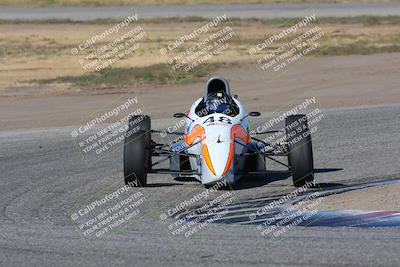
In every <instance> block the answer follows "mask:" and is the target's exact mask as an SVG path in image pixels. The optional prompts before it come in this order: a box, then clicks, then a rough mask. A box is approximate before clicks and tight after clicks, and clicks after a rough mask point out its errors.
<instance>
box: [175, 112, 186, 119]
mask: <svg viewBox="0 0 400 267" xmlns="http://www.w3.org/2000/svg"><path fill="white" fill-rule="evenodd" d="M173 116H174V117H175V118H183V117H186V115H185V114H183V113H175V114H174V115H173Z"/></svg>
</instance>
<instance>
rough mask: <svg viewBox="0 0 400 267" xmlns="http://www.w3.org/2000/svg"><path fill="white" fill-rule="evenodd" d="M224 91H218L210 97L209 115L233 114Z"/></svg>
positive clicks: (207, 103)
mask: <svg viewBox="0 0 400 267" xmlns="http://www.w3.org/2000/svg"><path fill="white" fill-rule="evenodd" d="M226 98H227V97H226V96H225V95H224V92H223V91H218V92H216V93H214V94H212V95H210V96H209V97H208V100H207V102H206V109H207V111H208V113H224V114H226V115H229V114H230V113H232V112H231V110H230V105H229V103H228V101H227V99H226Z"/></svg>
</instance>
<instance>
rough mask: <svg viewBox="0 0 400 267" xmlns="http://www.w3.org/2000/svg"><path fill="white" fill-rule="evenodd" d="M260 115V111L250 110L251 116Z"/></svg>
mask: <svg viewBox="0 0 400 267" xmlns="http://www.w3.org/2000/svg"><path fill="white" fill-rule="evenodd" d="M260 115H261V113H260V112H258V111H252V112H249V116H251V117H258V116H260Z"/></svg>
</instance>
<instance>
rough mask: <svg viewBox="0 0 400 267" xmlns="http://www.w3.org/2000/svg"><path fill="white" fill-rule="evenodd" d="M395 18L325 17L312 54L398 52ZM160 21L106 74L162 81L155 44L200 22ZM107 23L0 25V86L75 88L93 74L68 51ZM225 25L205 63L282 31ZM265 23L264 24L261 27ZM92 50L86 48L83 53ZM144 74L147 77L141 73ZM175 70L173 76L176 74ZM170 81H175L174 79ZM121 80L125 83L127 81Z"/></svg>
mask: <svg viewBox="0 0 400 267" xmlns="http://www.w3.org/2000/svg"><path fill="white" fill-rule="evenodd" d="M382 20H383V18H382ZM398 21H399V19H398V18H393V19H391V20H387V19H386V22H385V23H382V21H378V22H376V23H373V24H371V23H365V24H363V23H357V24H355V23H349V22H348V24H346V23H345V22H343V21H342V23H340V24H337V23H333V21H330V22H329V21H325V22H323V24H321V27H322V29H323V30H324V31H325V32H326V38H323V40H322V41H321V48H320V49H319V51H318V53H319V54H320V55H349V54H371V53H381V52H400V46H399V44H400V27H399V26H398ZM165 22H166V21H164V23H160V21H142V22H140V23H141V25H142V27H143V28H144V31H145V32H146V33H147V36H146V37H145V38H144V39H143V40H142V41H141V45H142V47H141V48H140V49H139V50H137V51H135V52H134V53H133V54H132V55H129V56H127V57H124V58H123V59H122V60H121V61H119V62H118V63H116V64H114V65H113V68H116V69H117V71H116V72H115V71H114V72H113V73H112V74H113V75H112V78H116V79H117V80H116V81H119V78H118V77H121V76H118V75H121V74H123V73H125V75H131V76H132V77H136V78H137V79H139V80H140V79H141V82H143V83H151V82H165V81H163V80H162V79H160V77H161V76H162V75H164V74H165V73H166V72H165V71H166V70H165V69H164V67H165V66H166V64H165V63H166V62H167V60H168V59H169V57H168V56H162V55H161V54H160V52H159V51H160V48H162V47H165V46H166V45H167V44H168V43H171V42H173V41H174V40H176V39H177V38H178V37H179V36H181V35H182V34H187V33H190V32H192V31H193V29H195V28H197V27H199V26H201V25H203V24H204V21H193V22H190V21H174V20H171V21H168V22H167V23H165ZM390 22H391V23H390ZM112 25H113V24H98V23H96V24H88V23H63V24H0V31H1V32H2V35H1V37H0V89H4V88H7V87H10V86H16V85H18V84H21V83H23V82H27V81H32V80H49V79H50V80H49V81H55V82H62V81H64V82H74V81H75V82H76V84H78V85H79V86H81V85H82V84H80V83H79V81H82V79H86V80H87V79H91V78H93V77H94V76H90V75H92V74H91V73H88V72H87V71H85V70H84V69H83V68H82V66H81V65H80V64H79V59H80V58H82V57H83V56H85V55H84V54H78V55H72V54H71V49H72V48H74V47H76V46H77V45H79V44H80V43H84V42H85V41H86V40H87V39H88V38H89V37H91V36H93V35H95V34H99V33H101V32H103V31H104V30H105V29H107V28H108V27H110V26H112ZM228 25H230V26H231V27H232V29H233V31H234V32H235V33H236V37H235V38H234V39H232V40H231V41H229V49H228V50H226V51H225V52H224V53H222V54H221V55H219V56H215V57H213V58H211V59H210V60H209V61H208V64H210V66H212V67H215V66H217V65H218V64H221V63H229V64H231V63H240V62H243V61H254V58H251V57H250V56H249V54H248V49H249V47H250V46H254V45H255V44H257V43H259V42H261V41H262V40H264V39H265V38H266V37H267V36H270V35H271V34H274V33H278V32H280V31H282V29H283V28H284V27H285V23H283V24H282V23H276V21H275V22H274V23H272V22H270V24H268V22H267V21H262V20H234V21H231V22H229V24H228ZM266 25H268V26H267V27H266ZM365 25H368V26H365ZM122 32H124V31H122ZM202 37H204V35H202ZM113 38H115V35H114V36H113V37H111V38H106V39H104V40H102V41H101V42H99V43H98V44H96V47H100V46H101V45H104V44H106V43H107V42H109V41H111V40H112V39H113ZM200 38H201V37H199V38H195V39H193V40H191V41H190V42H188V43H187V45H191V44H193V42H194V41H199V40H200ZM95 49H96V48H95V47H92V48H91V49H89V52H92V51H94V50H95ZM160 64H161V65H160ZM146 68H147V69H146ZM155 69H157V70H158V71H159V74H160V75H155V76H154V75H151V73H150V74H149V72H151V71H153V70H155ZM210 70H211V68H210ZM206 72H207V68H204V69H202V71H200V72H198V73H197V74H196V75H193V76H192V78H193V79H195V78H196V77H197V75H204V74H206ZM146 73H147V74H148V75H147V74H146ZM144 74H146V75H147V76H146V77H145V76H143V75H144ZM178 74H179V73H175V74H173V75H175V76H176V77H180V76H179V75H178ZM95 75H98V74H95ZM60 77H61V78H60ZM74 77H76V79H74ZM82 77H83V78H82ZM157 77H158V78H157ZM103 78H104V77H103ZM107 78H110V76H108V77H107ZM51 79H55V80H51ZM167 79H168V77H167ZM100 80H101V79H100ZM103 80H104V79H103ZM175 80H177V81H179V79H175ZM121 81H122V80H121ZM124 81H126V82H130V81H131V79H125V80H124ZM118 86H120V83H119V84H118Z"/></svg>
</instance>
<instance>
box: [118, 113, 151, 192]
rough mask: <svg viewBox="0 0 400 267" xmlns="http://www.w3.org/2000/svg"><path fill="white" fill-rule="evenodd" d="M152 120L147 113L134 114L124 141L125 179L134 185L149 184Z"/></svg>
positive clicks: (142, 185) (130, 184)
mask: <svg viewBox="0 0 400 267" xmlns="http://www.w3.org/2000/svg"><path fill="white" fill-rule="evenodd" d="M150 130H151V120H150V117H148V116H146V115H141V116H132V117H131V118H130V119H129V128H128V131H127V132H126V135H125V143H124V180H125V184H126V185H129V186H132V187H144V186H146V184H147V172H148V171H149V170H150V169H151V133H150Z"/></svg>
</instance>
